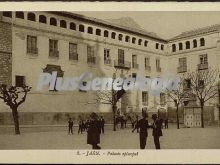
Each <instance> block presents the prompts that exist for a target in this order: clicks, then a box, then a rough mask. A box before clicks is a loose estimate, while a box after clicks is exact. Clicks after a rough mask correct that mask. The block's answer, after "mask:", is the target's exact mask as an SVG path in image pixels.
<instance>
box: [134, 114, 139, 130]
mask: <svg viewBox="0 0 220 165" xmlns="http://www.w3.org/2000/svg"><path fill="white" fill-rule="evenodd" d="M137 123H138V115H136V120H135V124H134V127H136V125H137ZM137 133H139V128H138V127H137Z"/></svg>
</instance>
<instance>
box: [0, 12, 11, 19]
mask: <svg viewBox="0 0 220 165" xmlns="http://www.w3.org/2000/svg"><path fill="white" fill-rule="evenodd" d="M2 15H3V16H4V17H10V18H11V17H12V12H11V11H3V13H2Z"/></svg>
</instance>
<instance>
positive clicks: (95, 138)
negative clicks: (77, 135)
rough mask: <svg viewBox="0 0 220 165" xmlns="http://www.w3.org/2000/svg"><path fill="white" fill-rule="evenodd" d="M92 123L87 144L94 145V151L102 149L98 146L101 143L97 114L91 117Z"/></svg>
mask: <svg viewBox="0 0 220 165" xmlns="http://www.w3.org/2000/svg"><path fill="white" fill-rule="evenodd" d="M90 118H91V120H90V123H89V127H88V131H87V144H90V145H92V149H96V150H97V149H101V147H100V146H99V145H98V144H99V143H100V132H99V130H100V128H99V121H98V116H97V114H96V113H94V112H93V113H92V114H91V115H90Z"/></svg>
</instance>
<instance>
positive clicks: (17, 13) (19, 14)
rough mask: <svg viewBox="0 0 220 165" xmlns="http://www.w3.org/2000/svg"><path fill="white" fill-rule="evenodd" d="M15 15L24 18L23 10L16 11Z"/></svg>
mask: <svg viewBox="0 0 220 165" xmlns="http://www.w3.org/2000/svg"><path fill="white" fill-rule="evenodd" d="M15 16H16V18H20V19H24V12H22V11H16V13H15Z"/></svg>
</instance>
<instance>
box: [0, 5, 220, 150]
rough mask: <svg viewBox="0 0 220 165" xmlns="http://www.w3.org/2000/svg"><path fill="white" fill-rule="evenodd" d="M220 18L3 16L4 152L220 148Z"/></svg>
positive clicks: (205, 14) (212, 14) (176, 14)
mask: <svg viewBox="0 0 220 165" xmlns="http://www.w3.org/2000/svg"><path fill="white" fill-rule="evenodd" d="M39 10H40V9H39ZM219 18H220V11H1V12H0V150H15V149H22V150H30V149H31V150H36V149H40V150H46V149H49V150H54V149H60V150H62V149H71V150H79V149H86V150H92V149H95V150H103V149H141V150H144V149H145V150H147V149H150V150H158V149H162V150H164V149H220V141H219V137H220V72H219V71H220V19H219Z"/></svg>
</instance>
